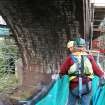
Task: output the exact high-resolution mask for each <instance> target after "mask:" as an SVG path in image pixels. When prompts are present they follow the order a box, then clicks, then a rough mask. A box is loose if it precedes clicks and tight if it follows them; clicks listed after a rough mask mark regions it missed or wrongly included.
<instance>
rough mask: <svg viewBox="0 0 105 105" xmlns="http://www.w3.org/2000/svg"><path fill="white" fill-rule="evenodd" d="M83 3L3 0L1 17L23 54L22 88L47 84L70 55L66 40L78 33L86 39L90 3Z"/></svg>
mask: <svg viewBox="0 0 105 105" xmlns="http://www.w3.org/2000/svg"><path fill="white" fill-rule="evenodd" d="M83 1H84V0H34V1H32V0H13V1H12V0H0V14H1V15H2V16H3V18H4V19H5V21H6V22H7V25H8V27H10V28H11V31H12V33H13V34H12V35H13V37H14V38H15V40H16V43H17V45H18V47H19V51H20V53H21V58H22V64H23V68H22V72H21V73H22V78H21V79H22V85H24V86H26V87H27V86H32V85H37V84H38V83H40V82H44V83H48V82H49V81H50V79H49V78H50V74H51V73H55V72H58V71H59V69H60V65H61V64H62V62H63V61H64V59H65V57H66V55H67V53H68V52H67V49H66V43H67V41H68V40H70V39H73V38H75V37H77V36H79V33H80V34H81V35H82V37H84V33H85V31H84V30H85V28H84V21H85V22H86V19H85V18H84V14H85V12H84V11H86V9H85V10H84V6H86V4H85V3H86V2H88V0H86V2H83ZM85 15H86V14H85ZM86 16H87V15H86ZM87 34H88V29H87ZM85 37H86V36H85Z"/></svg>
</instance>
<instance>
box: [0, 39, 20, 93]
mask: <svg viewBox="0 0 105 105" xmlns="http://www.w3.org/2000/svg"><path fill="white" fill-rule="evenodd" d="M18 57H19V55H18V47H17V46H16V45H15V41H14V40H13V39H12V38H10V37H9V38H0V92H4V91H6V90H8V89H10V88H11V87H12V88H13V87H15V86H16V85H17V83H18V81H17V79H16V77H15V61H16V60H17V59H18Z"/></svg>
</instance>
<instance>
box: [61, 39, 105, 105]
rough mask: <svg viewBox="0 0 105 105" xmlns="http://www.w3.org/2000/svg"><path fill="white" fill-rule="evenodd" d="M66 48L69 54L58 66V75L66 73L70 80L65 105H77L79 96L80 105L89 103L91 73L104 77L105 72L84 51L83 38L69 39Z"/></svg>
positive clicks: (88, 104)
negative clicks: (59, 66)
mask: <svg viewBox="0 0 105 105" xmlns="http://www.w3.org/2000/svg"><path fill="white" fill-rule="evenodd" d="M67 48H68V49H69V51H70V55H68V56H67V58H66V60H65V61H64V63H63V64H62V65H61V68H60V75H65V74H66V75H68V76H69V80H70V85H69V88H70V89H69V90H70V91H69V97H68V103H67V105H78V102H79V101H80V98H81V105H90V98H91V92H92V91H91V89H92V78H93V75H94V74H96V75H97V76H99V77H100V78H103V79H105V73H104V72H103V71H102V70H100V68H99V67H98V65H97V64H96V61H95V60H94V58H93V56H92V55H90V54H88V53H87V52H86V44H85V40H84V39H83V38H76V39H75V40H74V41H69V42H68V43H67ZM81 82H82V83H81ZM80 84H82V86H81V85H80ZM80 93H81V97H80Z"/></svg>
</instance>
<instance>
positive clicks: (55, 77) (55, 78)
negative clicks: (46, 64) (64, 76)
mask: <svg viewBox="0 0 105 105" xmlns="http://www.w3.org/2000/svg"><path fill="white" fill-rule="evenodd" d="M51 78H52V80H57V79H58V78H59V74H52V76H51Z"/></svg>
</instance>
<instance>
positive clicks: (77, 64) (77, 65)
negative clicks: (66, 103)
mask: <svg viewBox="0 0 105 105" xmlns="http://www.w3.org/2000/svg"><path fill="white" fill-rule="evenodd" d="M70 57H71V58H72V60H73V61H74V64H73V65H72V66H71V67H70V68H69V70H68V75H69V76H70V77H69V78H70V81H71V80H73V79H74V78H76V77H77V76H78V71H79V69H81V66H82V65H81V56H78V55H72V54H71V55H70ZM83 59H84V70H83V75H84V76H87V77H88V78H93V68H92V64H91V62H90V60H89V59H88V57H87V55H84V56H83Z"/></svg>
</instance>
